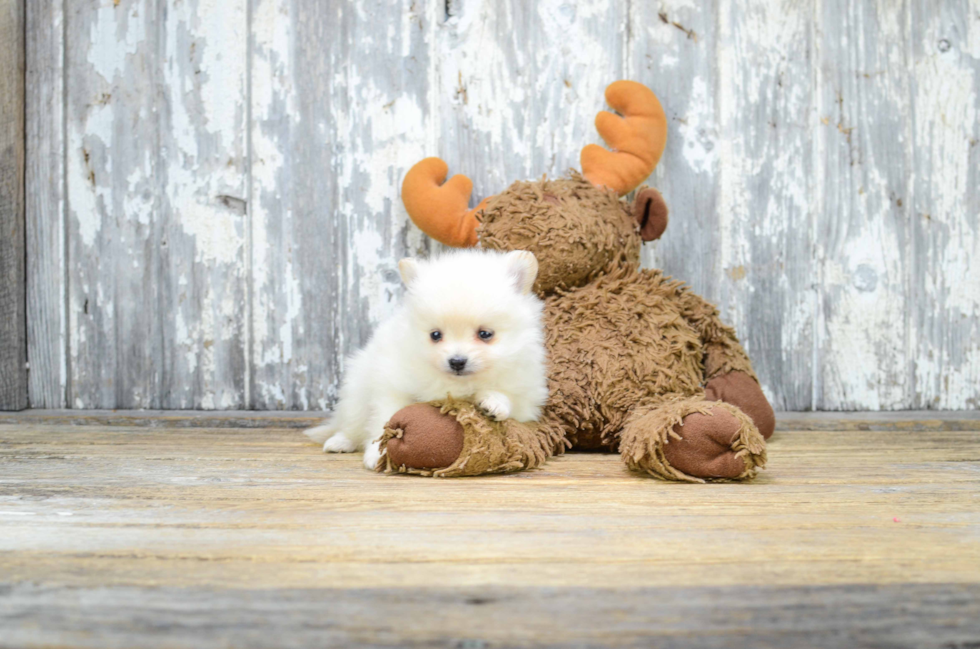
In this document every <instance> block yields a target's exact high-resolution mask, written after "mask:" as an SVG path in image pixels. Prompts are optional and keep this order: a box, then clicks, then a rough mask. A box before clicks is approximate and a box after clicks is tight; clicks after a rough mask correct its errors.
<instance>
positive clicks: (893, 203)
mask: <svg viewBox="0 0 980 649" xmlns="http://www.w3.org/2000/svg"><path fill="white" fill-rule="evenodd" d="M906 20H907V6H906V5H905V4H904V3H902V4H896V3H894V2H890V1H885V0H878V1H876V2H866V3H853V2H849V1H847V0H821V2H820V3H819V24H820V26H819V34H820V39H819V42H818V44H817V47H818V53H817V57H816V65H817V66H818V68H817V83H818V100H819V117H820V124H819V126H818V128H817V138H816V159H817V167H816V170H815V171H816V194H815V197H814V201H815V203H814V204H815V209H816V214H817V233H818V249H817V254H818V257H819V260H820V270H819V281H820V284H821V286H822V290H823V293H822V295H821V305H820V309H819V312H818V317H819V332H820V339H819V342H818V347H819V362H818V366H817V367H818V371H817V374H818V377H817V380H818V382H819V385H818V388H817V395H816V397H817V398H816V401H815V405H816V407H817V409H821V410H855V409H857V410H863V409H871V410H878V409H884V410H888V409H898V408H903V407H907V404H908V390H909V385H908V367H909V360H910V359H909V355H908V344H909V340H908V335H909V330H908V327H907V313H908V308H909V302H908V301H907V299H906V283H907V275H906V264H907V263H908V251H909V248H908V246H909V231H908V221H909V210H910V204H909V184H908V180H909V177H910V173H911V169H910V162H909V160H908V158H907V154H906V152H907V150H908V141H909V137H910V133H909V123H910V122H909V84H908V72H907V70H908V60H907V56H906V51H907V37H906V30H905V25H906ZM926 308H928V307H926Z"/></svg>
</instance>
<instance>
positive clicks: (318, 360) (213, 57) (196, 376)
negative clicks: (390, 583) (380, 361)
mask: <svg viewBox="0 0 980 649" xmlns="http://www.w3.org/2000/svg"><path fill="white" fill-rule="evenodd" d="M28 5H29V6H28V7H27V20H28V25H29V28H28V75H29V83H28V105H29V109H28V129H27V130H28V142H27V145H28V146H27V149H28V168H27V176H28V179H27V183H28V191H27V197H28V210H29V213H28V264H29V267H28V303H29V307H28V309H29V323H28V328H29V357H30V361H31V367H32V372H31V376H30V391H31V400H32V404H33V405H34V406H36V407H45V406H46V407H63V406H69V407H78V408H98V407H102V408H116V407H122V408H125V407H153V408H208V409H211V408H243V407H251V408H273V409H279V408H287V409H323V408H327V407H329V406H330V405H332V403H333V401H334V400H335V398H336V394H337V388H338V385H339V380H340V377H341V376H342V372H343V365H344V362H343V359H344V355H345V354H347V353H349V352H350V351H352V350H353V349H356V348H357V347H358V346H359V345H361V344H362V343H363V342H364V341H365V339H366V337H367V335H368V334H369V332H370V330H371V328H372V326H373V325H374V324H375V323H376V322H377V321H378V320H379V319H381V318H383V317H385V315H386V314H388V313H390V311H391V308H392V305H393V304H394V302H395V301H396V300H397V298H398V296H399V295H400V293H401V290H402V289H401V286H400V283H399V279H398V274H397V271H396V263H397V260H398V259H399V258H400V257H402V256H404V255H407V254H427V253H428V251H429V250H436V249H438V246H434V245H432V244H431V243H430V242H429V241H428V240H427V239H426V238H425V237H424V236H422V235H421V234H420V233H419V232H418V231H417V230H416V229H415V228H414V227H412V226H411V224H410V223H409V221H408V219H407V216H406V215H405V212H404V210H403V209H402V207H401V203H400V201H399V187H400V183H401V179H402V177H403V175H404V173H405V171H407V169H408V168H409V167H410V166H411V165H412V164H413V163H414V162H416V161H417V160H419V159H421V158H423V157H425V156H428V155H439V156H441V157H443V158H444V159H445V160H446V161H447V162H448V164H449V167H450V171H451V172H452V173H465V174H467V175H469V176H470V177H471V178H472V179H473V181H474V185H475V188H474V196H473V202H474V203H475V202H476V201H477V200H479V199H480V198H481V197H482V196H485V195H486V194H488V193H493V192H498V191H501V190H502V189H504V188H506V187H507V185H508V184H510V183H511V182H512V181H514V180H516V179H522V178H532V177H539V176H541V175H542V174H548V175H551V176H557V175H560V174H562V173H563V172H564V171H565V170H566V169H568V168H570V167H577V166H578V154H579V151H580V149H581V147H582V146H583V145H584V144H586V143H589V142H596V141H598V136H597V135H596V133H595V132H594V129H593V125H592V122H593V118H594V115H595V113H596V112H597V111H598V110H600V109H601V108H603V106H602V93H603V90H604V88H605V86H606V84H607V83H609V82H610V81H612V80H614V79H617V78H621V77H624V76H626V77H631V78H634V79H637V80H639V81H642V82H644V83H647V84H648V85H650V86H651V87H652V88H653V89H654V90H655V91H656V92H657V93H658V95H659V96H660V97H661V100H662V101H663V104H664V107H665V110H666V111H667V114H668V117H669V118H670V127H671V131H670V137H669V141H668V147H667V150H666V153H665V155H664V158H663V161H662V163H661V166H660V168H659V169H658V170H657V171H656V172H655V174H654V175H653V176H652V177H651V179H650V181H649V182H650V183H651V184H654V185H656V186H658V187H660V188H661V189H662V190H663V192H664V194H665V196H666V197H667V199H668V202H669V204H670V205H671V207H672V220H671V225H670V227H669V229H668V231H667V234H666V235H665V238H664V239H663V240H662V241H660V242H657V243H656V244H654V245H652V246H648V247H647V248H646V250H645V252H644V260H645V263H646V264H648V265H651V266H658V267H662V268H664V269H665V270H666V271H667V272H668V273H670V274H673V275H675V276H676V277H678V278H681V279H684V280H686V281H688V282H689V283H691V284H692V286H693V287H694V288H695V289H696V290H698V291H700V292H701V293H703V294H704V295H706V296H707V297H709V298H710V299H712V300H714V301H716V302H717V303H718V304H719V307H720V309H721V311H722V313H723V315H724V317H725V318H726V319H727V320H728V321H729V322H731V323H732V324H734V325H735V326H736V327H737V328H738V331H739V334H740V336H741V338H742V340H743V341H744V342H745V345H746V347H747V349H748V350H749V352H750V354H751V355H752V357H753V359H754V361H755V364H756V367H757V370H758V373H759V376H760V379H761V380H762V382H763V387H764V389H765V390H766V392H767V394H768V395H769V396H770V397H771V398H772V400H773V402H774V404H775V405H776V406H777V408H781V409H808V408H811V407H812V408H818V409H869V408H870V409H875V408H882V409H901V408H913V407H914V408H941V409H954V408H976V407H978V406H980V396H978V395H980V342H978V341H980V280H977V277H978V275H980V272H978V271H980V269H978V267H977V263H978V262H976V261H975V260H976V259H977V258H978V255H980V223H978V221H980V189H978V187H980V145H978V144H977V141H978V139H980V127H978V116H980V0H942V1H941V2H936V1H935V0H907V1H904V2H899V3H893V2H885V1H884V0H863V1H862V2H857V3H852V2H844V1H842V0H812V1H811V2H804V3H800V2H793V1H791V0H756V1H754V2H750V3H735V2H732V1H731V0H711V1H709V2H692V1H691V0H662V1H660V2H657V3H639V2H632V3H627V2H618V1H616V0H545V1H542V2H535V3H527V2H520V1H518V0H453V1H452V2H448V3H447V2H443V1H441V0H439V1H435V0H414V1H413V0H406V1H404V2H400V3H396V4H392V3H388V2H382V1H381V0H371V1H369V2H357V3H355V2H330V3H324V2H314V1H313V0H232V1H230V2H219V1H218V0H181V1H180V2H176V1H173V0H120V1H119V2H116V1H115V0H98V1H97V0H93V1H92V2H87V3H67V4H65V3H61V2H53V1H51V0H43V1H41V0H39V1H38V2H37V3H35V2H31V3H28ZM64 9H67V12H68V13H67V15H65V16H62V15H61V12H62V10H64ZM63 34H64V35H66V36H67V39H64V38H62V35H63ZM63 63H64V66H65V67H64V68H62V64H63Z"/></svg>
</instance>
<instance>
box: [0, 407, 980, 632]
mask: <svg viewBox="0 0 980 649" xmlns="http://www.w3.org/2000/svg"><path fill="white" fill-rule="evenodd" d="M18 416H20V415H18ZM0 441H2V443H0V466H2V467H3V476H4V477H3V480H2V481H0V526H2V529H3V534H0V628H3V629H4V641H5V642H6V643H10V644H13V645H15V646H21V645H25V644H26V645H44V644H49V645H50V644H56V645H63V646H100V647H106V646H133V645H138V646H162V645H166V646H189V645H196V646H200V644H201V643H202V641H208V640H212V641H213V642H210V643H209V644H229V645H234V646H265V645H269V644H275V645H276V646H299V645H301V644H302V645H305V646H308V644H309V643H310V641H311V638H313V637H314V635H316V637H317V643H318V644H326V645H348V646H349V645H351V644H356V643H367V644H372V645H415V644H425V645H427V646H446V645H450V646H533V645H538V644H547V645H553V646H557V645H563V644H567V643H572V642H575V643H578V644H583V643H584V644H589V642H592V644H602V645H603V646H607V645H612V646H650V644H651V639H652V638H657V637H662V640H663V644H665V645H666V646H719V647H723V646H727V647H731V646H746V647H757V646H798V645H800V644H801V643H803V644H806V645H807V646H817V647H824V646H828V647H829V646H842V645H843V646H878V647H880V646H914V647H922V646H935V647H940V646H959V645H950V644H949V643H961V642H962V643H969V642H974V641H976V640H977V639H978V636H977V634H978V633H980V629H978V627H977V620H978V619H980V616H978V612H980V609H978V607H980V590H978V588H980V540H978V538H977V535H976V533H975V530H976V529H977V527H978V525H980V513H978V511H977V508H976V494H977V489H978V486H980V485H978V482H980V471H978V470H977V469H978V467H980V465H978V457H980V426H976V427H975V428H974V430H963V431H945V430H940V429H939V428H938V427H937V428H934V429H932V430H924V431H921V432H897V431H896V430H887V431H831V430H828V431H824V432H821V433H819V434H817V433H813V432H796V431H787V432H781V433H779V434H777V436H776V437H775V438H774V439H773V441H772V443H771V453H770V466H769V468H768V470H766V471H765V472H764V473H762V474H761V475H760V477H759V479H757V480H756V481H754V482H752V483H747V484H721V485H681V484H668V483H663V482H658V481H655V480H652V479H649V478H645V477H642V476H638V475H636V474H632V473H630V472H628V471H627V470H626V469H625V468H624V467H623V465H622V464H621V462H620V460H619V459H618V458H617V457H615V456H612V455H604V454H572V455H568V456H565V457H563V458H558V459H555V460H553V461H550V462H548V463H547V464H546V465H545V467H544V468H543V469H541V470H537V471H532V472H528V473H523V474H515V475H511V476H495V477H484V478H472V479H460V480H434V479H421V478H414V477H407V476H381V475H378V474H374V473H372V472H368V471H366V470H364V469H363V468H362V467H361V466H360V462H359V458H357V457H355V456H350V455H347V456H337V455H334V456H328V455H324V454H322V453H321V452H320V451H319V449H318V448H317V447H316V446H315V445H313V444H310V443H308V442H307V441H306V440H305V438H304V437H302V435H301V434H300V433H299V432H298V431H295V430H283V429H249V430H245V429H221V430H219V429H213V428H210V429H209V428H197V429H186V428H155V429H154V428H145V427H144V428H127V427H103V426H81V427H73V426H57V425H50V424H26V425H25V424H20V425H6V426H0ZM468 639H472V640H473V641H474V642H484V643H485V644H477V645H459V643H461V642H463V641H464V640H468ZM804 640H805V641H804ZM654 644H657V643H654ZM963 646H969V645H968V644H966V645H963Z"/></svg>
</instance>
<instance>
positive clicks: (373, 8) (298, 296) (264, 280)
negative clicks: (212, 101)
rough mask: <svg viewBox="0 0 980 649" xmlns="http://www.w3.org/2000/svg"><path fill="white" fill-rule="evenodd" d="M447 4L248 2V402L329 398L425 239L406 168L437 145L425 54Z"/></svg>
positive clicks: (305, 404) (302, 404) (275, 404)
mask: <svg viewBox="0 0 980 649" xmlns="http://www.w3.org/2000/svg"><path fill="white" fill-rule="evenodd" d="M442 7H443V5H442V4H441V3H436V2H419V1H411V0H406V1H404V2H398V3H390V2H383V1H381V0H371V1H368V2H358V3H347V2H329V3H324V2H319V1H314V0H308V1H306V0H304V1H292V2H291V1H288V0H253V3H252V9H251V15H252V22H251V38H252V55H251V97H252V126H251V130H250V133H251V160H252V179H253V180H252V188H251V196H252V198H251V210H252V211H251V214H252V226H251V234H252V244H251V257H250V259H251V269H252V278H253V288H252V303H253V317H252V320H251V327H252V341H253V343H252V345H253V352H252V355H251V366H252V375H253V385H252V386H251V403H250V405H251V406H252V407H255V408H260V409H261V408H270V409H276V408H303V409H306V408H319V409H323V408H327V407H329V406H330V405H332V404H333V402H334V400H335V399H336V395H337V389H338V386H339V380H340V377H341V374H342V371H343V360H344V356H345V355H346V354H348V353H350V352H351V351H353V350H354V349H356V348H358V347H359V346H361V345H362V344H363V343H364V342H366V340H367V336H368V335H369V333H370V331H371V329H372V328H373V326H374V324H375V323H377V322H378V320H379V319H381V318H383V317H384V316H385V315H387V314H388V313H389V312H390V310H391V308H392V306H393V304H394V303H395V301H396V299H397V297H398V295H400V293H401V285H400V280H399V276H398V272H397V262H398V260H399V259H400V258H401V257H403V256H405V254H406V252H407V251H414V250H417V249H419V248H424V247H425V244H424V241H425V240H424V238H423V237H422V236H421V235H420V234H419V233H418V232H417V231H415V230H414V229H413V228H410V227H409V225H408V218H407V216H406V215H405V213H404V210H403V209H402V206H401V202H400V200H399V193H400V183H401V177H402V175H403V174H404V172H405V171H407V170H408V168H409V167H410V166H411V164H412V163H413V162H415V161H416V160H418V159H421V158H422V157H424V156H426V155H431V154H432V153H434V147H433V145H434V142H433V140H434V138H433V137H432V135H431V134H430V129H431V126H432V121H431V116H430V105H431V99H430V93H431V91H432V86H431V83H430V77H431V75H432V70H431V69H430V66H431V59H430V53H429V50H428V49H427V46H426V44H427V43H429V42H432V40H433V38H434V36H433V32H434V30H435V29H436V18H437V17H441V16H442V11H443V9H442Z"/></svg>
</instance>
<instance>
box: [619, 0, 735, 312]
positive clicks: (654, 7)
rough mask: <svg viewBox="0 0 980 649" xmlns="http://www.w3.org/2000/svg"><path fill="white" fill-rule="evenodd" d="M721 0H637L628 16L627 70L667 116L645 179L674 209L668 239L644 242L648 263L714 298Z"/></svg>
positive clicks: (717, 280)
mask: <svg viewBox="0 0 980 649" xmlns="http://www.w3.org/2000/svg"><path fill="white" fill-rule="evenodd" d="M718 11H719V7H718V2H714V1H712V2H703V3H697V4H691V3H689V2H686V1H684V0H670V1H667V2H662V3H640V4H639V5H637V6H636V7H635V8H634V10H633V15H632V16H631V21H630V34H631V39H630V46H629V51H630V52H631V54H632V57H631V63H632V65H631V69H630V75H631V77H632V78H633V79H635V80H636V81H640V82H642V83H645V84H647V85H648V86H649V87H650V88H652V89H653V90H654V92H656V93H657V95H658V96H659V98H660V101H661V103H662V104H663V107H664V111H665V112H666V113H667V119H668V125H669V133H668V136H667V148H666V149H665V150H664V155H663V158H661V161H660V165H659V167H658V168H657V170H656V171H655V172H654V175H653V176H652V177H651V178H650V180H649V181H648V182H649V184H650V185H652V186H655V187H657V188H658V189H659V190H660V191H661V192H662V193H663V195H664V197H665V199H666V200H667V204H668V205H669V206H670V215H671V216H670V224H669V226H668V228H667V232H666V233H665V234H664V237H663V239H661V240H660V241H657V242H655V243H653V244H647V245H645V246H644V247H643V251H644V264H645V265H646V266H648V267H653V268H663V269H664V270H665V272H667V273H668V274H670V275H673V276H675V277H677V278H678V279H682V280H684V281H685V282H687V283H688V284H690V285H691V287H692V288H693V289H694V290H696V291H697V292H699V293H700V294H701V295H704V296H705V297H707V298H709V299H711V300H717V299H719V297H720V296H721V283H723V282H724V278H725V276H724V274H723V273H721V269H720V268H719V265H718V263H717V261H716V260H715V259H713V257H714V255H715V254H716V251H717V250H718V247H719V246H720V241H718V240H717V237H718V234H719V217H720V215H719V214H718V187H719V183H720V179H719V168H718V153H719V151H720V143H721V139H722V138H723V137H727V136H728V134H725V133H723V132H722V130H721V126H720V124H719V119H720V115H719V106H718V83H719V81H718V49H719V43H718Z"/></svg>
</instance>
